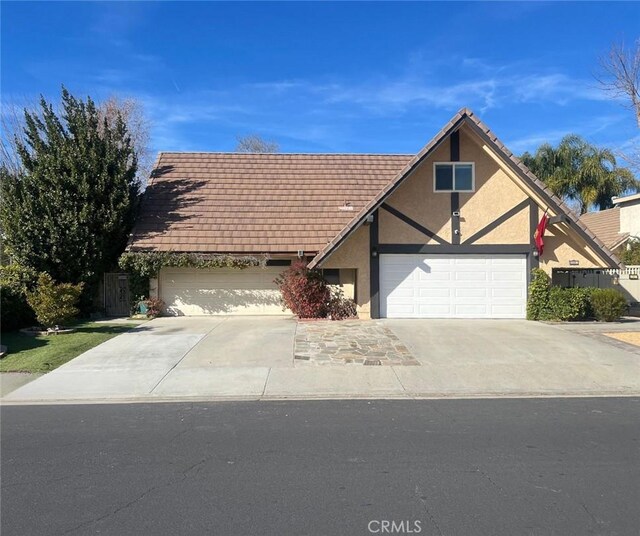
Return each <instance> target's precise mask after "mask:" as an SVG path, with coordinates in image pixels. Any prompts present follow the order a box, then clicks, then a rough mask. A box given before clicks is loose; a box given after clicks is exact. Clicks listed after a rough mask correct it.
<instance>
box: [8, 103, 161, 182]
mask: <svg viewBox="0 0 640 536" xmlns="http://www.w3.org/2000/svg"><path fill="white" fill-rule="evenodd" d="M96 107H97V110H98V115H99V118H100V124H101V125H102V120H103V119H106V120H107V123H108V124H109V125H115V121H116V118H117V117H118V116H120V117H121V118H122V119H123V120H124V122H125V124H126V126H127V131H128V133H129V135H130V137H131V143H132V145H133V148H134V149H135V152H136V156H137V159H138V169H137V171H136V177H137V180H138V182H139V183H140V189H141V190H143V189H144V188H145V186H146V182H147V179H148V178H149V175H150V174H151V170H152V167H153V163H154V161H153V158H154V155H153V153H152V152H151V148H150V140H151V122H150V121H149V119H148V118H147V116H146V115H145V112H144V107H143V105H142V103H141V102H140V101H139V100H137V99H134V98H130V97H125V98H121V97H118V96H116V95H112V96H110V97H108V98H107V99H106V100H104V101H102V102H100V103H97V104H96ZM54 109H55V108H54ZM25 111H28V112H29V113H30V114H31V115H32V116H34V117H41V116H42V110H41V108H40V104H39V102H37V101H35V102H34V101H29V100H27V99H23V100H22V101H18V100H10V101H8V102H3V104H2V113H1V114H0V127H1V129H0V162H1V163H2V166H4V167H6V168H8V169H9V170H10V171H11V172H12V173H13V174H16V173H18V172H20V171H21V169H22V162H21V160H20V156H19V154H18V144H22V145H25V144H26V143H27V140H26V138H25V132H26V131H25V126H26V124H25ZM56 113H57V110H56Z"/></svg>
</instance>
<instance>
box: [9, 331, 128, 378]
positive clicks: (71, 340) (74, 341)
mask: <svg viewBox="0 0 640 536" xmlns="http://www.w3.org/2000/svg"><path fill="white" fill-rule="evenodd" d="M137 325H138V324H133V323H132V324H101V323H95V322H82V323H79V324H77V325H76V326H74V327H75V329H76V331H74V332H73V333H67V334H63V335H47V336H38V337H31V336H29V335H25V334H24V333H20V332H16V333H2V334H1V335H0V337H1V339H0V342H2V344H3V345H4V346H6V347H7V348H8V349H9V351H8V353H7V355H6V356H5V357H3V358H2V359H0V372H49V371H50V370H53V369H54V368H57V367H59V366H60V365H64V364H65V363H66V362H67V361H70V360H71V359H73V358H74V357H77V356H79V355H80V354H81V353H82V352H86V351H87V350H89V349H90V348H93V347H94V346H97V345H98V344H100V343H103V342H104V341H107V340H109V339H111V338H112V337H115V336H116V335H120V334H121V333H124V332H125V331H128V330H130V329H131V328H133V327H135V326H137Z"/></svg>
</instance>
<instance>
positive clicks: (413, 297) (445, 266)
mask: <svg viewBox="0 0 640 536" xmlns="http://www.w3.org/2000/svg"><path fill="white" fill-rule="evenodd" d="M526 301H527V261H526V256H525V255H380V316H382V317H383V318H525V317H526Z"/></svg>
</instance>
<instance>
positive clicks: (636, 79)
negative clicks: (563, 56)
mask: <svg viewBox="0 0 640 536" xmlns="http://www.w3.org/2000/svg"><path fill="white" fill-rule="evenodd" d="M634 45H635V46H632V47H626V46H625V44H624V43H614V44H613V45H612V46H611V48H610V49H609V53H608V54H607V55H605V56H603V57H601V58H600V73H599V74H598V75H596V79H597V80H598V82H599V83H600V87H602V89H603V90H604V91H605V92H606V93H608V94H609V95H611V97H612V98H614V99H621V100H622V101H623V102H625V103H626V106H627V107H629V108H631V110H632V112H633V114H634V116H635V120H636V124H637V126H638V128H640V39H638V40H636V42H635V43H634ZM620 156H621V157H622V158H623V159H624V160H626V161H627V162H628V164H629V165H630V166H631V168H632V169H634V170H635V172H636V173H640V144H638V142H637V141H636V142H635V143H633V142H632V144H631V145H630V147H629V148H627V149H626V150H624V151H621V152H620Z"/></svg>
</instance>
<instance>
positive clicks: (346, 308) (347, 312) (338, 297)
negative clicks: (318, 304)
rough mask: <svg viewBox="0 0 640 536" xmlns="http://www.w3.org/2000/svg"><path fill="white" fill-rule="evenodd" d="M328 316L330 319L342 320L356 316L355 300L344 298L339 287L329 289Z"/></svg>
mask: <svg viewBox="0 0 640 536" xmlns="http://www.w3.org/2000/svg"><path fill="white" fill-rule="evenodd" d="M329 316H330V317H331V320H344V319H346V318H356V317H357V316H358V311H357V308H356V302H354V301H353V300H352V299H351V298H345V296H344V292H342V289H341V288H332V289H331V299H330V300H329Z"/></svg>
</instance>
